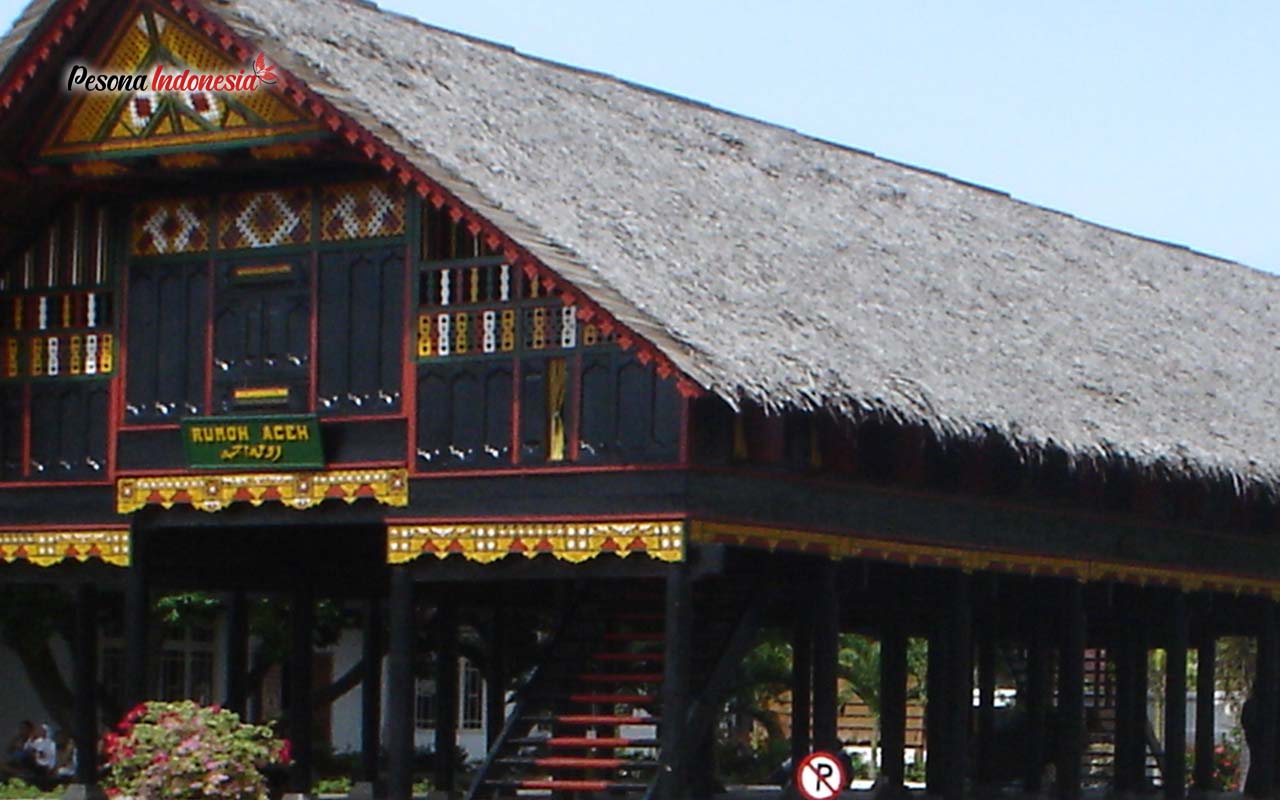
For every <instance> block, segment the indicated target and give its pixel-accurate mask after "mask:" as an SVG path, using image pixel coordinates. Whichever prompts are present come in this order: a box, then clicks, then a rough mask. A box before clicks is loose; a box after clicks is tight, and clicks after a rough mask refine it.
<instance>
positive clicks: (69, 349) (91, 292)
mask: <svg viewBox="0 0 1280 800" xmlns="http://www.w3.org/2000/svg"><path fill="white" fill-rule="evenodd" d="M108 226H109V221H108V215H107V211H106V209H105V208H102V207H100V206H97V205H95V204H92V203H85V202H79V203H74V204H71V205H69V206H68V207H66V208H64V209H63V210H62V211H61V212H60V213H59V214H58V215H57V216H56V217H55V219H54V221H53V222H52V223H51V224H50V225H49V226H48V227H47V228H46V229H45V230H44V231H42V232H41V234H40V235H39V236H38V237H37V238H36V240H35V241H34V242H32V243H31V244H30V245H29V246H28V247H27V249H26V250H24V251H22V252H20V253H18V254H17V255H15V256H13V257H12V258H10V259H9V261H8V263H5V264H2V265H0V380H15V379H24V378H98V377H104V376H107V375H110V374H111V373H112V372H114V371H115V361H116V358H115V347H116V342H115V334H114V327H115V302H114V297H115V295H114V290H113V289H114V287H113V286H112V278H111V264H110V253H109V248H108V243H107V231H108Z"/></svg>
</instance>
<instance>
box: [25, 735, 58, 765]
mask: <svg viewBox="0 0 1280 800" xmlns="http://www.w3.org/2000/svg"><path fill="white" fill-rule="evenodd" d="M27 748H28V749H29V750H31V755H32V758H33V759H34V760H35V766H36V769H37V770H38V771H40V772H43V773H44V774H46V775H50V774H52V773H53V769H54V767H55V766H56V765H57V763H58V745H57V744H55V743H54V741H53V736H51V735H50V733H49V726H48V725H41V726H40V733H39V735H38V736H37V737H36V738H34V739H32V740H31V741H29V742H28V743H27Z"/></svg>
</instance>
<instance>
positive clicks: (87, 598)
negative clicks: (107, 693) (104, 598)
mask: <svg viewBox="0 0 1280 800" xmlns="http://www.w3.org/2000/svg"><path fill="white" fill-rule="evenodd" d="M75 606H76V614H75V620H76V621H75V641H74V643H73V646H72V659H73V681H74V686H73V700H74V706H73V708H72V719H73V725H74V730H73V732H72V733H73V737H74V738H75V742H76V753H77V756H76V775H75V784H74V785H73V786H72V787H71V789H70V790H69V792H68V794H67V796H68V797H77V798H99V797H102V796H103V792H102V790H101V789H99V788H98V619H97V616H98V590H97V589H96V588H95V587H94V585H93V584H91V583H83V584H81V585H79V586H77V587H76V597H75Z"/></svg>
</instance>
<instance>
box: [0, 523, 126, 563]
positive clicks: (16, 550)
mask: <svg viewBox="0 0 1280 800" xmlns="http://www.w3.org/2000/svg"><path fill="white" fill-rule="evenodd" d="M94 558H96V559H99V560H101V561H103V562H104V563H107V564H113V565H115V566H117V567H127V566H129V529H128V528H127V527H125V528H94V529H91V530H67V531H60V530H52V531H51V530H35V531H29V530H0V560H3V561H5V562H7V563H10V564H12V563H13V562H15V561H26V562H28V563H31V564H35V565H36V566H38V567H50V566H53V565H54V564H60V563H62V562H63V561H80V562H85V561H88V560H90V559H94Z"/></svg>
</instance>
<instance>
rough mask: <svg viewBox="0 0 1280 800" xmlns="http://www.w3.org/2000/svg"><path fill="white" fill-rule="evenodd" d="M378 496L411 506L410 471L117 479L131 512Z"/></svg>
mask: <svg viewBox="0 0 1280 800" xmlns="http://www.w3.org/2000/svg"><path fill="white" fill-rule="evenodd" d="M366 499H368V500H374V501H376V502H379V503H383V504H384V505H389V506H406V505H408V504H409V479H408V472H407V471H406V470H404V469H360V470H337V471H328V472H298V473H284V472H276V473H255V474H244V475H239V474H237V475H174V476H156V477H146V478H121V479H120V480H119V481H117V483H116V511H118V512H119V513H121V514H131V513H133V512H134V511H137V510H139V509H141V508H144V507H146V506H149V505H155V506H161V507H163V508H173V507H174V506H179V505H185V506H191V507H193V508H198V509H200V510H201V511H210V512H212V511H221V510H222V509H224V508H226V507H228V506H230V505H231V504H232V503H249V504H250V505H254V506H260V505H262V504H263V503H281V504H283V505H286V506H289V507H290V508H296V509H299V510H303V509H308V508H313V507H315V506H317V505H319V504H320V503H322V502H324V501H325V500H342V501H344V502H346V503H354V502H355V501H357V500H366Z"/></svg>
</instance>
